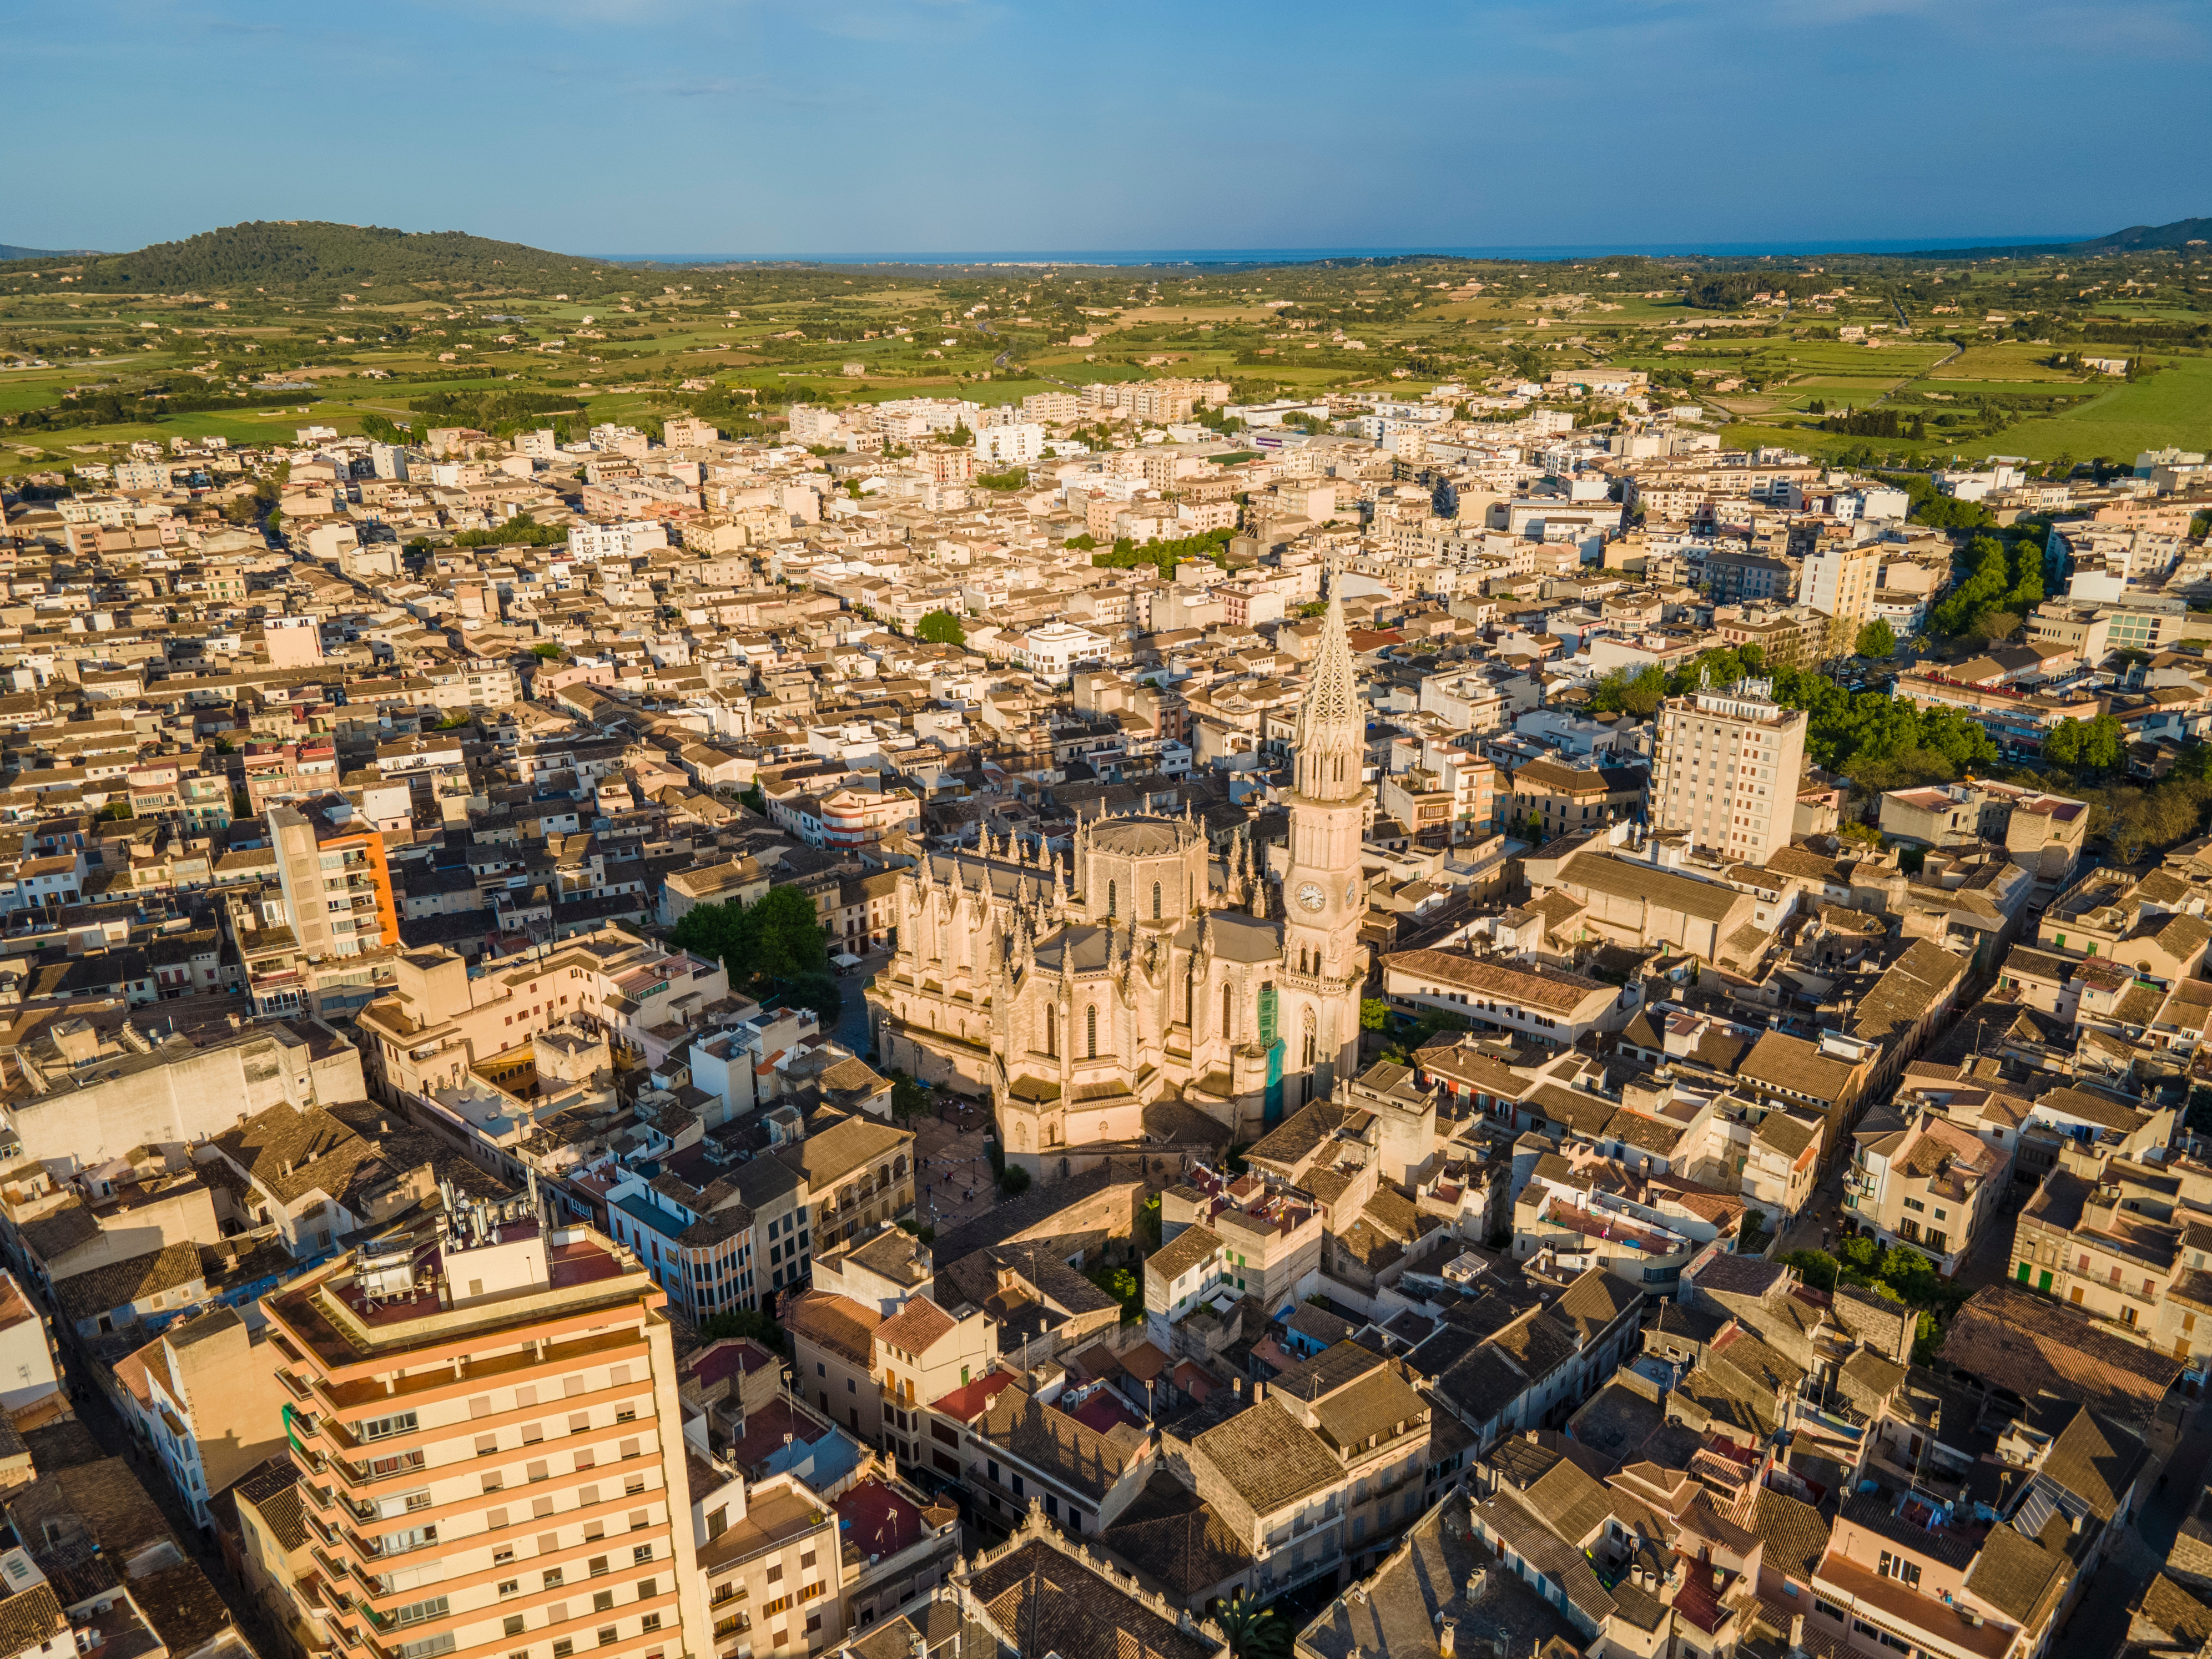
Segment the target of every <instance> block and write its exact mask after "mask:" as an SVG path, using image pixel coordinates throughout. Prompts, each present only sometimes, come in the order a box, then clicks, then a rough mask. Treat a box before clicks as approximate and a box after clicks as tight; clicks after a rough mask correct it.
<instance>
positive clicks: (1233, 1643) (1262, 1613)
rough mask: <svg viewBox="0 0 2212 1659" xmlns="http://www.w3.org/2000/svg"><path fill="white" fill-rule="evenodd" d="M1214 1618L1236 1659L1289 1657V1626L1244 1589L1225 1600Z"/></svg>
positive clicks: (1272, 1610) (1278, 1658)
mask: <svg viewBox="0 0 2212 1659" xmlns="http://www.w3.org/2000/svg"><path fill="white" fill-rule="evenodd" d="M1213 1617H1214V1622H1216V1623H1217V1624H1218V1625H1219V1626H1221V1633H1222V1634H1223V1635H1224V1636H1225V1637H1227V1638H1229V1651H1230V1652H1231V1653H1232V1654H1234V1655H1235V1656H1236V1659H1288V1656H1289V1654H1290V1651H1291V1627H1290V1626H1289V1625H1287V1624H1286V1623H1285V1622H1284V1621H1283V1620H1280V1619H1278V1618H1277V1617H1276V1616H1275V1610H1274V1609H1273V1607H1261V1605H1260V1604H1259V1603H1258V1602H1257V1601H1254V1600H1253V1599H1252V1597H1250V1596H1249V1595H1246V1594H1245V1593H1244V1592H1243V1590H1238V1591H1237V1594H1236V1595H1234V1596H1232V1597H1231V1598H1230V1600H1228V1601H1225V1602H1224V1603H1222V1605H1221V1606H1220V1607H1218V1609H1217V1610H1216V1611H1215V1613H1214V1615H1213Z"/></svg>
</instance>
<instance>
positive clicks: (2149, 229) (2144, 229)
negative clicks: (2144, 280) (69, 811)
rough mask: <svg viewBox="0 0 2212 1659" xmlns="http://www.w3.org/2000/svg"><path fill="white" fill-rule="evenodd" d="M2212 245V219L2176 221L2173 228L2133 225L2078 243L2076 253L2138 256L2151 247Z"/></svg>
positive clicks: (2172, 225) (2167, 226)
mask: <svg viewBox="0 0 2212 1659" xmlns="http://www.w3.org/2000/svg"><path fill="white" fill-rule="evenodd" d="M2191 242H2212V219H2176V220H2175V221H2174V222H2172V224H2170V225H2130V226H2129V227H2128V228H2126V229H2125V230H2116V231H2114V232H2113V233H2112V234H2111V235H2109V236H2100V237H2098V238H2097V239H2096V240H2094V241H2093V242H2076V243H2075V244H2074V246H2073V247H2072V249H2071V250H2070V251H2071V252H2075V253H2136V252H2143V251H2145V250H2148V249H2151V248H2174V247H2186V246H2189V244H2190V243H2191Z"/></svg>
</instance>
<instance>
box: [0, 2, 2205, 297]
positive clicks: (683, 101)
mask: <svg viewBox="0 0 2212 1659" xmlns="http://www.w3.org/2000/svg"><path fill="white" fill-rule="evenodd" d="M9 56H10V58H11V64H10V70H11V72H10V75H9V101H10V104H11V106H12V107H11V109H10V112H9V122H8V139H7V145H6V153H7V155H8V159H9V166H8V168H7V173H8V175H9V177H10V179H11V181H12V183H13V184H14V185H15V188H13V189H10V190H9V191H7V192H6V195H5V197H4V200H5V206H4V209H0V242H11V243H15V244H18V245H21V246H33V247H56V246H89V247H100V248H112V249H126V248H131V247H136V246H140V245H142V244H143V243H146V242H149V241H156V240H165V239H167V238H171V237H176V236H182V235H186V234H191V232H193V231H197V230H203V229H206V228H210V227H212V226H215V225H219V224H228V223H233V222H237V221H240V220H243V219H255V218H318V219H337V220H343V221H348V222H357V223H371V222H373V223H377V224H386V225H398V226H400V227H403V228H407V229H410V230H433V229H460V230H469V231H474V232H477V233H478V234H483V235H489V236H499V237H505V238H509V239H512V240H518V241H526V242H532V243H536V244H538V245H540V246H548V247H554V248H558V249H561V250H562V251H566V252H589V253H623V252H634V253H645V252H731V253H750V254H761V255H774V254H779V253H793V252H848V251H854V250H898V251H915V252H925V251H941V250H976V249H1009V250H1011V249H1044V250H1050V249H1069V248H1089V249H1106V248H1131V247H1139V248H1175V247H1203V248H1229V247H1321V246H1528V245H1547V246H1582V245H1590V244H1685V243H1714V242H1761V241H1763V242H1773V241H1790V240H1820V241H1827V242H1832V241H1835V240H1839V239H1852V238H1867V239H1876V238H1882V239H1893V238H1913V237H1930V238H1933V237H1938V236H1972V237H1981V236H1989V237H2005V236H2010V235H2027V234H2036V233H2069V234H2070V233H2077V232H2078V233H2090V234H2093V233H2101V232H2103V231H2106V230H2110V229H2117V228H2120V227H2122V226H2124V225H2128V224H2134V223H2158V222H2165V221H2167V220H2172V219H2176V218H2181V217H2185V216H2192V215H2198V214H2206V213H2212V167H2208V165H2207V161H2206V157H2207V156H2208V155H2212V99H2208V98H2207V97H2206V96H2205V95H2204V92H2203V88H2204V86H2205V84H2206V74H2207V70H2208V68H2212V9H2208V8H2207V7H2206V6H2205V5H2204V4H2203V0H2189V3H2167V0H2106V3H2100V4H2096V5H2087V4H2075V3H2063V4H2061V3H2039V0H1594V3H1592V0H1580V3H1575V4H1571V5H1570V4H1547V3H1534V0H1530V3H1521V4H1513V3H1502V0H1474V3H1465V4H1455V5H1445V4H1418V3H1409V0H1356V3H1352V4H1329V5H1324V4H1320V3H1315V0H1275V3H1271V4H1246V5H1221V4H1207V3H1190V0H1186V3H1181V4H1161V3H1156V0H1120V3H1116V4H1113V5H1099V4H1090V5H1080V6H1079V5H1072V4H1061V3H1019V0H714V3H694V0H440V3H435V4H416V3H411V0H396V3H395V0H385V3H380V4H376V5H353V6H343V7H341V6H310V7H303V6H301V5H298V4H297V3H292V4H287V5H281V6H280V5H276V4H269V3H214V0H71V3H69V4H66V5H54V4H44V5H17V6H15V7H12V8H10V9H9Z"/></svg>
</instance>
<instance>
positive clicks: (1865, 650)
mask: <svg viewBox="0 0 2212 1659" xmlns="http://www.w3.org/2000/svg"><path fill="white" fill-rule="evenodd" d="M1853 648H1854V649H1855V650H1857V653H1859V655H1861V656H1862V657H1875V658H1881V657H1887V656H1888V655H1889V654H1890V653H1892V652H1893V651H1895V650H1896V649H1897V630H1896V629H1893V628H1892V627H1891V626H1890V625H1889V623H1888V621H1887V619H1886V618H1884V617H1875V619H1874V620H1873V621H1872V622H1870V623H1868V624H1867V625H1866V626H1865V627H1863V628H1862V629H1859V636H1858V639H1857V641H1856V642H1855V643H1854V646H1853Z"/></svg>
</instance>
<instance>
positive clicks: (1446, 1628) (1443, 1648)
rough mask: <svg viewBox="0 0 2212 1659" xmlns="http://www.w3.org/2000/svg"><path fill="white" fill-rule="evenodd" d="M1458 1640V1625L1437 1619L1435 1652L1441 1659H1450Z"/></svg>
mask: <svg viewBox="0 0 2212 1659" xmlns="http://www.w3.org/2000/svg"><path fill="white" fill-rule="evenodd" d="M1458 1638H1459V1623H1458V1621H1457V1620H1451V1619H1443V1618H1439V1619H1438V1620H1437V1653H1438V1654H1439V1655H1440V1656H1442V1659H1452V1656H1453V1650H1454V1649H1455V1646H1456V1644H1457V1642H1458Z"/></svg>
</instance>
